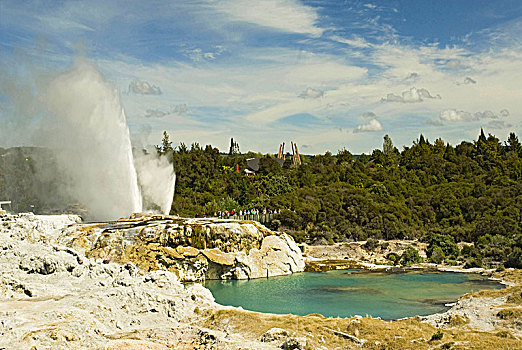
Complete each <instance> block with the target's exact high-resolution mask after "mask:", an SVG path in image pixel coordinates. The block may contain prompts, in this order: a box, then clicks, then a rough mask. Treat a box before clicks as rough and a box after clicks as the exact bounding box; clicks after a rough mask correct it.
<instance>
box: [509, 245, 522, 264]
mask: <svg viewBox="0 0 522 350" xmlns="http://www.w3.org/2000/svg"><path fill="white" fill-rule="evenodd" d="M505 266H506V267H515V268H517V269H522V249H521V248H520V247H515V248H514V249H513V251H512V252H511V254H509V255H508V257H507V261H506V262H505Z"/></svg>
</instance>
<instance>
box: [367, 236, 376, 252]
mask: <svg viewBox="0 0 522 350" xmlns="http://www.w3.org/2000/svg"><path fill="white" fill-rule="evenodd" d="M378 246H379V240H378V239H375V238H371V237H370V238H368V239H367V240H366V243H364V248H366V249H368V250H374V249H375V248H377V247H378Z"/></svg>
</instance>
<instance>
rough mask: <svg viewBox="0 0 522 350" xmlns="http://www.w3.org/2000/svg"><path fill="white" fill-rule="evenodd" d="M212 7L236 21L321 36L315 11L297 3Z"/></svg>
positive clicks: (247, 1) (233, 0)
mask: <svg viewBox="0 0 522 350" xmlns="http://www.w3.org/2000/svg"><path fill="white" fill-rule="evenodd" d="M215 6H216V8H217V9H218V10H219V11H222V12H224V13H226V14H227V15H229V16H231V17H232V19H235V20H237V21H242V22H247V23H253V24H257V25H260V26H264V27H270V28H274V29H277V30H281V31H285V32H290V33H300V34H308V35H311V36H314V37H319V36H321V35H322V33H323V29H322V28H320V27H318V26H317V21H318V15H317V13H316V12H315V10H314V9H313V8H312V7H309V6H305V5H303V4H301V3H299V2H298V1H296V0H263V1H251V0H227V1H219V2H216V3H215Z"/></svg>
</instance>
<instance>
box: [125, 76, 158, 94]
mask: <svg viewBox="0 0 522 350" xmlns="http://www.w3.org/2000/svg"><path fill="white" fill-rule="evenodd" d="M129 92H133V93H135V94H141V95H161V89H160V88H159V86H156V85H152V84H150V83H148V82H146V81H141V80H133V81H132V82H131V83H130V84H129Z"/></svg>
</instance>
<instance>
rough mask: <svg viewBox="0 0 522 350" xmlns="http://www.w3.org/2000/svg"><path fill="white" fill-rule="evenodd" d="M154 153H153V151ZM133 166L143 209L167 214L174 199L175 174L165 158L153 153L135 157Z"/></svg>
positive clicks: (143, 153)
mask: <svg viewBox="0 0 522 350" xmlns="http://www.w3.org/2000/svg"><path fill="white" fill-rule="evenodd" d="M153 152H155V151H153ZM134 164H135V166H136V171H137V173H138V179H139V184H140V188H141V194H142V198H143V209H144V210H146V211H158V210H159V211H160V212H161V213H163V214H168V213H169V211H170V207H171V205H172V198H173V197H174V185H175V183H176V174H174V168H173V167H172V164H170V163H169V161H168V160H167V157H158V156H157V155H156V154H155V153H145V152H142V153H140V154H137V155H135V158H134Z"/></svg>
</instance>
